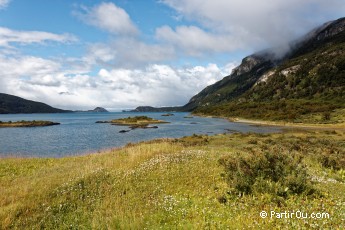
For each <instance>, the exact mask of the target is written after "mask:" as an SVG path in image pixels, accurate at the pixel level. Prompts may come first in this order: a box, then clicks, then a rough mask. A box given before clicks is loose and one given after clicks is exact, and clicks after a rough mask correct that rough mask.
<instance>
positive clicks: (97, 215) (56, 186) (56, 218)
mask: <svg viewBox="0 0 345 230" xmlns="http://www.w3.org/2000/svg"><path fill="white" fill-rule="evenodd" d="M344 137H345V134H344V133H343V132H340V131H337V132H301V133H296V132H289V133H284V134H271V135H257V134H234V135H217V136H212V137H200V136H194V137H188V138H183V139H179V140H170V139H166V140H156V141H150V142H146V143H140V144H134V145H133V144H130V145H128V146H126V147H124V148H121V149H115V150H110V151H108V152H103V153H100V154H91V155H87V156H79V157H69V158H61V159H41V158H40V159H19V158H17V159H15V158H8V159H0V191H1V197H0V228H1V229H9V228H18V229H22V228H28V229H37V228H47V229H76V228H78V229H84V228H86V229H89V228H96V229H103V228H104V229H107V228H108V229H145V228H146V229H157V228H163V229H171V228H174V229H186V228H187V229H203V228H211V229H226V228H230V229H239V228H241V229H243V228H248V229H258V228H279V227H280V228H296V229H300V228H335V229H336V228H339V229H340V228H341V227H342V226H344V216H343V214H344V212H345V208H344V207H345V205H344V204H345V195H344V194H345V184H344V182H345V171H344V169H333V168H330V167H326V166H324V165H322V161H321V159H323V158H320V157H321V156H325V157H330V156H331V157H333V156H335V155H334V153H333V152H332V153H331V152H329V151H328V149H333V150H334V152H335V153H336V156H337V157H338V158H339V160H341V159H342V157H344V149H345V143H344V139H345V138H344ZM266 148H267V149H269V150H270V151H272V149H281V151H284V152H286V151H290V152H291V153H294V154H301V155H304V156H305V157H304V158H303V161H304V163H305V164H306V165H307V166H308V167H307V170H308V173H309V178H310V181H311V182H312V183H313V184H314V186H315V187H316V188H317V189H318V192H319V194H321V195H320V196H315V197H306V196H304V195H292V196H290V197H288V198H286V199H284V200H283V201H282V202H277V201H276V200H275V198H274V197H273V196H272V195H270V194H269V193H265V192H263V193H262V194H260V193H258V194H255V195H245V196H242V197H238V196H237V195H236V194H233V193H231V191H232V188H231V187H229V185H228V183H227V180H226V178H225V177H224V175H225V169H224V167H223V166H222V165H221V164H219V163H218V162H219V159H223V158H226V157H228V156H234V155H235V154H240V155H241V154H244V155H245V154H252V153H253V152H256V151H262V150H264V149H266ZM276 154H279V153H276ZM262 210H265V211H268V212H269V211H270V210H275V211H292V210H295V211H297V210H300V211H302V212H308V213H312V212H327V213H329V214H330V216H331V218H330V219H322V220H319V219H318V220H315V219H303V220H302V219H296V218H295V219H293V218H292V219H274V218H267V219H262V218H261V217H260V216H259V213H260V212H261V211H262Z"/></svg>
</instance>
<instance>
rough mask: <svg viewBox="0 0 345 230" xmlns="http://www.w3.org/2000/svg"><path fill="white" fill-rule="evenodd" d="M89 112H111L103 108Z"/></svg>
mask: <svg viewBox="0 0 345 230" xmlns="http://www.w3.org/2000/svg"><path fill="white" fill-rule="evenodd" d="M88 112H97V113H108V112H109V111H108V110H106V109H105V108H102V107H96V108H95V109H93V110H89V111H88Z"/></svg>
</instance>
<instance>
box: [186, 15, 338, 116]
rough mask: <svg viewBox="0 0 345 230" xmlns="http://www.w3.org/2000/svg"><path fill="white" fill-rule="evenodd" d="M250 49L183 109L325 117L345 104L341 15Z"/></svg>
mask: <svg viewBox="0 0 345 230" xmlns="http://www.w3.org/2000/svg"><path fill="white" fill-rule="evenodd" d="M290 47H291V50H290V51H289V52H288V53H286V54H285V55H284V56H282V57H277V55H276V50H277V48H272V49H269V50H265V51H263V52H259V53H256V54H253V55H250V56H248V57H246V58H244V59H243V60H242V63H241V65H240V66H238V67H237V68H235V69H234V70H233V72H232V73H231V75H229V76H227V77H225V78H223V79H222V80H221V81H218V82H216V83H215V84H213V85H210V86H208V87H206V88H205V89H204V90H202V91H201V92H200V93H198V94H197V95H195V96H194V97H192V98H191V100H190V101H189V102H188V103H187V104H186V105H185V106H184V107H183V110H187V111H194V112H196V113H199V114H207V115H217V116H220V115H221V116H240V117H245V118H259V119H269V120H292V121H297V122H298V121H303V120H306V119H307V120H309V121H313V122H325V121H326V122H327V121H329V120H331V117H332V116H331V114H332V113H339V111H343V110H341V109H342V108H344V107H345V103H344V101H345V94H344V92H345V18H341V19H338V20H336V21H332V22H329V23H326V24H324V25H323V26H321V27H319V28H317V29H315V30H313V31H311V32H310V33H308V34H307V35H306V36H304V37H303V38H301V39H299V40H297V41H295V42H292V43H291V44H290Z"/></svg>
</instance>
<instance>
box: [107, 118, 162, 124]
mask: <svg viewBox="0 0 345 230" xmlns="http://www.w3.org/2000/svg"><path fill="white" fill-rule="evenodd" d="M110 123H111V124H114V125H124V126H147V125H150V124H164V123H169V122H167V121H162V120H156V119H153V118H151V117H147V116H135V117H127V118H120V119H114V120H112V121H111V122H110Z"/></svg>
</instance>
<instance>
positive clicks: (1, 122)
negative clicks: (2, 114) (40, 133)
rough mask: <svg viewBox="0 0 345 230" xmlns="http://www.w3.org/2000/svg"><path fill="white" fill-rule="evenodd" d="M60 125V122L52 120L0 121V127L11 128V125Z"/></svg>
mask: <svg viewBox="0 0 345 230" xmlns="http://www.w3.org/2000/svg"><path fill="white" fill-rule="evenodd" d="M52 125H60V123H57V122H52V121H35V120H34V121H24V120H22V121H14V122H12V121H6V122H4V121H0V128H11V127H40V126H52Z"/></svg>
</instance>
